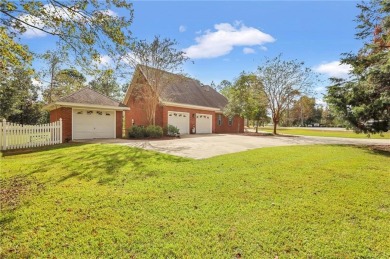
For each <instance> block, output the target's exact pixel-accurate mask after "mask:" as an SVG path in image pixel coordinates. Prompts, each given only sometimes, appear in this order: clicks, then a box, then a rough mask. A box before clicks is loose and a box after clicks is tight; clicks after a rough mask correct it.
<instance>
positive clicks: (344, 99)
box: [326, 0, 390, 133]
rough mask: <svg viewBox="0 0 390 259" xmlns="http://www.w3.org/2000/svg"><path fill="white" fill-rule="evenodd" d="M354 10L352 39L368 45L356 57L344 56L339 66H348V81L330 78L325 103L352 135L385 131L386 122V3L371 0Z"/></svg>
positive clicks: (389, 60)
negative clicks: (348, 128)
mask: <svg viewBox="0 0 390 259" xmlns="http://www.w3.org/2000/svg"><path fill="white" fill-rule="evenodd" d="M357 7H358V8H359V9H360V11H361V13H360V14H359V15H358V16H357V20H356V21H357V22H358V26H357V29H358V31H357V33H356V35H355V36H356V38H357V39H362V40H367V39H369V41H368V42H366V43H365V44H364V47H363V48H362V49H361V50H360V51H359V52H358V53H357V54H352V53H348V54H344V58H343V59H342V63H344V64H348V65H350V66H351V68H352V71H351V77H350V79H348V80H345V79H338V78H332V79H331V80H332V85H331V86H329V87H328V93H327V96H326V100H327V102H328V104H329V105H330V107H331V108H332V109H333V110H334V111H335V113H336V115H338V116H340V117H341V118H343V119H344V120H346V121H348V122H349V123H350V124H351V125H352V126H353V127H354V129H355V131H356V132H365V133H379V132H382V131H388V129H389V122H390V51H389V50H390V2H389V1H380V0H373V1H370V2H363V3H361V4H358V5H357ZM371 35H374V40H372V38H371V37H370V36H371Z"/></svg>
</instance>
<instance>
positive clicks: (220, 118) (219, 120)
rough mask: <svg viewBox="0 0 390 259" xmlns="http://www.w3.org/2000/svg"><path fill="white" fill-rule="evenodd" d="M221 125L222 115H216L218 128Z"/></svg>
mask: <svg viewBox="0 0 390 259" xmlns="http://www.w3.org/2000/svg"><path fill="white" fill-rule="evenodd" d="M221 125H222V114H218V126H221Z"/></svg>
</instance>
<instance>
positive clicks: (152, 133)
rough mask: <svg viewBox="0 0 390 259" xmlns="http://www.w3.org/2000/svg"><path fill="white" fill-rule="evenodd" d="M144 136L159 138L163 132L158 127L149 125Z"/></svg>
mask: <svg viewBox="0 0 390 259" xmlns="http://www.w3.org/2000/svg"><path fill="white" fill-rule="evenodd" d="M145 136H146V137H150V138H161V137H162V136H163V130H162V128H161V127H160V126H154V125H149V126H147V127H146V129H145Z"/></svg>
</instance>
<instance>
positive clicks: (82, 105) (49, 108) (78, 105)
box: [43, 102, 130, 111]
mask: <svg viewBox="0 0 390 259" xmlns="http://www.w3.org/2000/svg"><path fill="white" fill-rule="evenodd" d="M60 107H75V108H90V109H103V110H116V111H129V110H130V108H129V107H119V106H110V105H97V104H89V103H70V102H54V103H50V104H48V105H46V106H44V107H43V109H44V110H47V111H52V110H54V109H57V108H60Z"/></svg>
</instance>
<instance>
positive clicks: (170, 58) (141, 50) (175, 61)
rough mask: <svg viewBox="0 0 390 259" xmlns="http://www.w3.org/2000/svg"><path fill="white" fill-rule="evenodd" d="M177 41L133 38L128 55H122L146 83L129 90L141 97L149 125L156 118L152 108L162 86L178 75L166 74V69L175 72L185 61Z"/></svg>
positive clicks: (157, 38) (154, 110)
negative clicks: (135, 40) (133, 42)
mask: <svg viewBox="0 0 390 259" xmlns="http://www.w3.org/2000/svg"><path fill="white" fill-rule="evenodd" d="M176 45H177V43H176V41H174V40H171V39H167V38H165V39H161V38H160V37H158V36H155V37H154V40H153V41H152V42H147V41H144V40H141V41H137V42H135V44H134V45H133V47H132V51H131V53H130V54H129V55H127V56H126V57H124V59H125V61H127V62H128V63H129V64H130V65H131V66H132V67H133V68H134V69H136V68H137V67H138V66H140V69H142V72H143V74H144V75H145V77H146V79H147V80H148V81H147V83H145V84H142V85H140V86H139V88H138V89H132V91H133V94H134V95H136V96H137V97H138V98H140V99H142V100H143V102H144V105H145V112H146V117H147V120H148V121H149V124H152V125H154V124H155V120H156V108H157V106H158V105H159V103H160V99H159V97H160V95H161V93H162V91H163V90H164V86H165V85H167V84H169V83H173V82H171V80H176V79H177V78H178V77H167V76H165V75H166V72H165V71H167V72H178V71H179V69H180V68H181V66H182V65H183V63H184V62H185V61H186V60H187V58H186V57H185V56H184V52H182V51H179V50H177V49H176V48H175V47H176Z"/></svg>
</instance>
